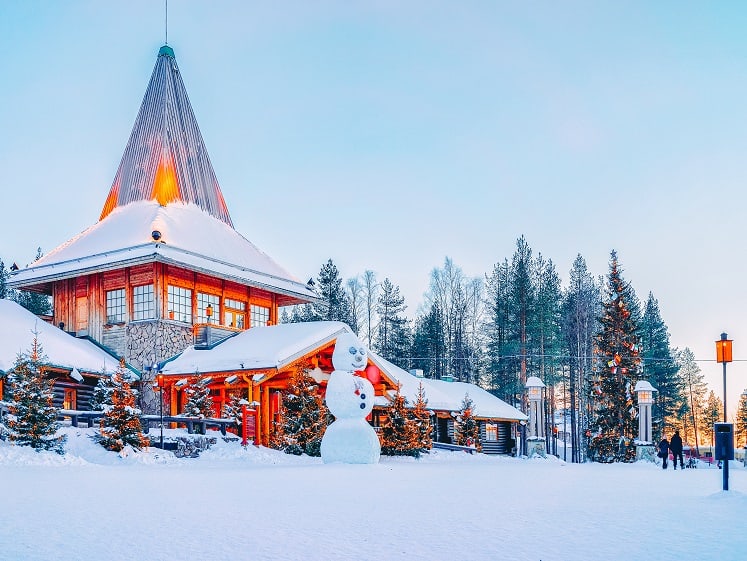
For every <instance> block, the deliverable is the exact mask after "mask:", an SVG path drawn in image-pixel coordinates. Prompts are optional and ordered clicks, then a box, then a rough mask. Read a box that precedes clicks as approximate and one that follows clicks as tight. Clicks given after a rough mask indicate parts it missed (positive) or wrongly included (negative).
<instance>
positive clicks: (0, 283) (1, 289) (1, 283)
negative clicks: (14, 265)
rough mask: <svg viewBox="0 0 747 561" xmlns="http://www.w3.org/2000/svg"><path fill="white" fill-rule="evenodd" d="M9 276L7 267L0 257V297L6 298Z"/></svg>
mask: <svg viewBox="0 0 747 561" xmlns="http://www.w3.org/2000/svg"><path fill="white" fill-rule="evenodd" d="M9 276H10V273H9V272H8V269H7V268H6V267H5V263H3V260H2V259H0V298H7V297H8V293H9V291H8V277H9Z"/></svg>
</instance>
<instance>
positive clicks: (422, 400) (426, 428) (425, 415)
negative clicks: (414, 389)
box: [410, 383, 433, 453]
mask: <svg viewBox="0 0 747 561" xmlns="http://www.w3.org/2000/svg"><path fill="white" fill-rule="evenodd" d="M427 408H428V400H427V399H426V397H425V388H423V384H422V383H421V384H420V385H419V386H418V395H417V397H416V398H415V403H414V404H413V407H412V410H411V411H410V416H411V419H412V420H413V422H414V423H415V427H416V429H417V433H418V449H419V450H420V452H421V453H423V452H428V451H429V450H430V449H431V448H433V438H432V433H433V427H432V426H431V414H430V411H428V409H427Z"/></svg>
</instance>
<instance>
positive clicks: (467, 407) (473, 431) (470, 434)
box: [454, 394, 482, 452]
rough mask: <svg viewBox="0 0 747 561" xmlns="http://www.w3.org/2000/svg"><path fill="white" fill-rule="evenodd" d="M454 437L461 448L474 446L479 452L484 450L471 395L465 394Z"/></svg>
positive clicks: (455, 425)
mask: <svg viewBox="0 0 747 561" xmlns="http://www.w3.org/2000/svg"><path fill="white" fill-rule="evenodd" d="M454 435H455V437H456V443H457V444H459V445H460V446H474V447H475V448H477V450H478V452H479V451H480V450H482V446H481V444H480V425H479V423H478V422H477V419H476V418H475V404H474V402H473V401H472V399H471V398H470V396H469V394H464V399H463V400H462V406H461V408H460V409H459V414H458V415H457V416H456V419H455V424H454Z"/></svg>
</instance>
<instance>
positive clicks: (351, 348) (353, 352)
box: [348, 347, 358, 355]
mask: <svg viewBox="0 0 747 561" xmlns="http://www.w3.org/2000/svg"><path fill="white" fill-rule="evenodd" d="M348 351H349V352H350V354H351V355H354V354H355V353H357V352H358V351H356V350H355V347H350V348H349V349H348Z"/></svg>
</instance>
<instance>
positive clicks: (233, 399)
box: [222, 391, 246, 426]
mask: <svg viewBox="0 0 747 561" xmlns="http://www.w3.org/2000/svg"><path fill="white" fill-rule="evenodd" d="M244 393H246V392H244ZM245 403H246V398H245V397H243V396H242V392H240V391H234V392H231V393H230V394H229V395H228V401H226V402H225V403H224V404H223V412H222V417H223V418H224V419H233V420H234V422H235V423H236V425H237V426H241V423H242V421H243V420H244V419H243V417H242V415H241V412H242V410H243V409H242V406H243V404H245Z"/></svg>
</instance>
